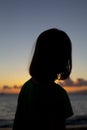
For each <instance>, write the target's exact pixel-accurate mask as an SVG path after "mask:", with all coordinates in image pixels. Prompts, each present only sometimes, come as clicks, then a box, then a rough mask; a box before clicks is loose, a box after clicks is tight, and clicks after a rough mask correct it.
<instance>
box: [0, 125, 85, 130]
mask: <svg viewBox="0 0 87 130" xmlns="http://www.w3.org/2000/svg"><path fill="white" fill-rule="evenodd" d="M0 130H12V128H8V127H7V128H0ZM66 130H87V125H75V126H74V125H71V126H66Z"/></svg>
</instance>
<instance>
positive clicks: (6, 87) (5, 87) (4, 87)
mask: <svg viewBox="0 0 87 130" xmlns="http://www.w3.org/2000/svg"><path fill="white" fill-rule="evenodd" d="M3 89H11V87H9V86H8V85H4V86H3Z"/></svg>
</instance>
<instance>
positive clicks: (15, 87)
mask: <svg viewBox="0 0 87 130" xmlns="http://www.w3.org/2000/svg"><path fill="white" fill-rule="evenodd" d="M13 88H14V89H20V88H21V86H17V85H14V86H13Z"/></svg>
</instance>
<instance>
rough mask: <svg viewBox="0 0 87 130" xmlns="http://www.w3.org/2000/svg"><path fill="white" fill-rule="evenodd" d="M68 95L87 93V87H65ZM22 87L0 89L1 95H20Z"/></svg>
mask: <svg viewBox="0 0 87 130" xmlns="http://www.w3.org/2000/svg"><path fill="white" fill-rule="evenodd" d="M63 88H64V89H65V90H66V92H67V93H76V92H77V93H78V92H83V91H87V86H64V87H63ZM20 90H21V87H9V88H0V93H10V94H19V92H20Z"/></svg>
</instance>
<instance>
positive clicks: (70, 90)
mask: <svg viewBox="0 0 87 130" xmlns="http://www.w3.org/2000/svg"><path fill="white" fill-rule="evenodd" d="M64 89H65V90H66V91H67V92H68V93H76V92H77V93H78V92H83V91H87V86H64Z"/></svg>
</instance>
